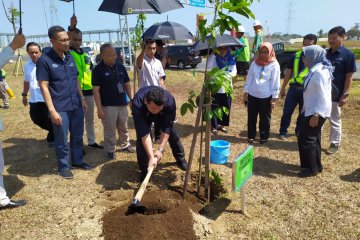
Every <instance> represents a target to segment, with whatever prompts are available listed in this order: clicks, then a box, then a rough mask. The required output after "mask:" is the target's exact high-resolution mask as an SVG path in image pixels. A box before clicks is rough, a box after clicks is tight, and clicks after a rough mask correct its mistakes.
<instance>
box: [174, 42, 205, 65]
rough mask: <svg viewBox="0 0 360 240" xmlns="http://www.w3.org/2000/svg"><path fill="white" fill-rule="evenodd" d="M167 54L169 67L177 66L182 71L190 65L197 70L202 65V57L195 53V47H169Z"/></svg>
mask: <svg viewBox="0 0 360 240" xmlns="http://www.w3.org/2000/svg"><path fill="white" fill-rule="evenodd" d="M167 54H168V62H167V65H177V66H178V67H179V68H180V69H184V68H185V67H186V66H189V65H190V66H191V67H192V68H195V67H196V65H198V64H199V63H201V57H200V56H198V55H197V54H195V52H194V45H169V46H168V51H167Z"/></svg>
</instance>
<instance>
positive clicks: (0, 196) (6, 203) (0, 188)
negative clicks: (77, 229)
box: [0, 34, 26, 210]
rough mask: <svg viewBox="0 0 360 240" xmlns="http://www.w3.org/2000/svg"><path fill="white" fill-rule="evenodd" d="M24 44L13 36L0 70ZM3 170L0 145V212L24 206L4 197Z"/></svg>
mask: <svg viewBox="0 0 360 240" xmlns="http://www.w3.org/2000/svg"><path fill="white" fill-rule="evenodd" d="M24 44H25V36H24V35H22V34H17V35H15V37H14V39H13V40H12V42H11V43H10V44H9V46H7V47H5V48H4V49H3V50H2V51H1V53H0V68H3V66H4V65H5V64H6V63H7V62H8V61H9V60H10V58H11V57H12V56H13V55H14V51H15V50H16V49H18V48H21V47H22V46H24ZM2 126H3V125H2V122H1V119H0V130H2V129H3V128H2ZM3 170H4V155H3V151H2V146H1V144H0V210H2V209H6V208H15V207H20V206H23V205H25V204H26V201H25V200H18V201H14V200H10V199H9V197H8V196H7V195H6V191H5V187H4V179H3Z"/></svg>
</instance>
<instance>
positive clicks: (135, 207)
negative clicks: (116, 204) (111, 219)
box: [126, 165, 155, 215]
mask: <svg viewBox="0 0 360 240" xmlns="http://www.w3.org/2000/svg"><path fill="white" fill-rule="evenodd" d="M154 168H155V165H152V166H151V167H150V168H149V170H148V173H147V174H146V177H145V179H144V181H143V182H142V184H141V186H140V188H139V190H138V191H137V193H136V195H135V197H134V199H133V200H132V202H131V205H130V206H129V207H128V211H127V213H126V214H127V215H130V214H133V213H142V214H144V213H145V212H146V210H147V208H146V207H145V206H140V201H141V199H142V197H143V195H144V193H145V190H146V186H147V184H148V183H149V179H150V177H151V174H152V172H153V171H154Z"/></svg>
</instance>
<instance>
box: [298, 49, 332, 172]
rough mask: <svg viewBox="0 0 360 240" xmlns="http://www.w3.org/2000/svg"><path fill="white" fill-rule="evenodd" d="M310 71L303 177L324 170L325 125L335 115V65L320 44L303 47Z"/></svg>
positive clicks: (300, 137)
mask: <svg viewBox="0 0 360 240" xmlns="http://www.w3.org/2000/svg"><path fill="white" fill-rule="evenodd" d="M303 52H304V57H303V62H304V65H305V66H306V67H307V68H309V74H308V76H307V77H306V79H305V81H304V90H303V91H304V106H303V114H304V119H303V122H302V125H301V128H300V131H299V134H298V145H299V153H300V165H301V171H300V173H299V177H311V176H316V175H317V174H318V173H321V172H322V170H323V167H322V165H321V128H322V126H323V124H324V122H325V119H326V118H327V117H330V114H331V105H332V103H331V81H332V71H333V68H332V65H331V62H330V61H329V60H328V59H326V57H325V56H326V51H325V50H324V49H323V48H321V47H320V46H316V45H312V46H308V47H304V48H303Z"/></svg>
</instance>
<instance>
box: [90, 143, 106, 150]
mask: <svg viewBox="0 0 360 240" xmlns="http://www.w3.org/2000/svg"><path fill="white" fill-rule="evenodd" d="M88 146H89V147H91V148H96V149H104V146H101V145H99V144H97V143H93V144H88Z"/></svg>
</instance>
